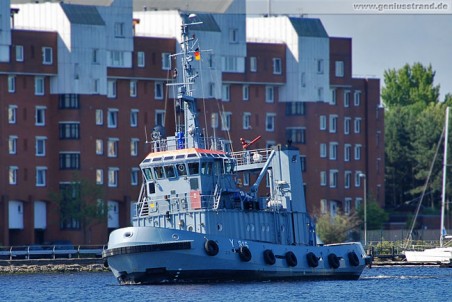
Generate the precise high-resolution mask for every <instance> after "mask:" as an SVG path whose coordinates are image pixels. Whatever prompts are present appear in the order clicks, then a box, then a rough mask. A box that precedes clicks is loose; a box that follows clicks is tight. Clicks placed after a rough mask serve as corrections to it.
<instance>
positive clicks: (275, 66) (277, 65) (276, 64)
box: [273, 58, 282, 74]
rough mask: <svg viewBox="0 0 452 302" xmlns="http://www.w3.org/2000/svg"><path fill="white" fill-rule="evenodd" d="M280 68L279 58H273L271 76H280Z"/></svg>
mask: <svg viewBox="0 0 452 302" xmlns="http://www.w3.org/2000/svg"><path fill="white" fill-rule="evenodd" d="M281 73H282V66H281V59H280V58H273V74H281Z"/></svg>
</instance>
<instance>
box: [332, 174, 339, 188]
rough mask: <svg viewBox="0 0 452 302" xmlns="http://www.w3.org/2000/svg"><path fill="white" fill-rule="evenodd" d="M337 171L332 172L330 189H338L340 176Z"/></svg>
mask: <svg viewBox="0 0 452 302" xmlns="http://www.w3.org/2000/svg"><path fill="white" fill-rule="evenodd" d="M338 173H339V172H338V171H337V170H330V188H336V187H337V176H338Z"/></svg>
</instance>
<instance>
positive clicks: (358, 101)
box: [354, 91, 361, 106]
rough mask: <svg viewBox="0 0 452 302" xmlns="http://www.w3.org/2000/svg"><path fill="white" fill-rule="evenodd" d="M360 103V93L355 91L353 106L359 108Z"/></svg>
mask: <svg viewBox="0 0 452 302" xmlns="http://www.w3.org/2000/svg"><path fill="white" fill-rule="evenodd" d="M360 103H361V91H355V94H354V105H355V106H359V104H360Z"/></svg>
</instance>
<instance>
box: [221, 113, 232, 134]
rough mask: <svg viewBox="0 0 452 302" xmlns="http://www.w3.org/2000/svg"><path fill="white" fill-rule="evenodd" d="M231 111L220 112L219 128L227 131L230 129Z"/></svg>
mask: <svg viewBox="0 0 452 302" xmlns="http://www.w3.org/2000/svg"><path fill="white" fill-rule="evenodd" d="M231 116H232V113H231V112H224V111H223V112H222V113H221V130H224V131H229V130H231Z"/></svg>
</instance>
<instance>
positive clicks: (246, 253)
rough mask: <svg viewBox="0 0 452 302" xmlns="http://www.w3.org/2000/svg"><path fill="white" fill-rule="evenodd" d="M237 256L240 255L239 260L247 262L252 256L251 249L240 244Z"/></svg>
mask: <svg viewBox="0 0 452 302" xmlns="http://www.w3.org/2000/svg"><path fill="white" fill-rule="evenodd" d="M239 256H240V260H242V261H243V262H248V261H250V260H251V258H252V256H251V251H250V249H249V248H248V247H246V246H241V247H240V249H239Z"/></svg>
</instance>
